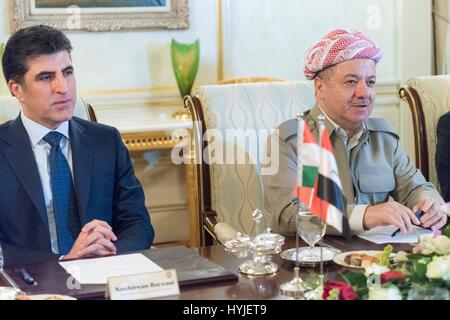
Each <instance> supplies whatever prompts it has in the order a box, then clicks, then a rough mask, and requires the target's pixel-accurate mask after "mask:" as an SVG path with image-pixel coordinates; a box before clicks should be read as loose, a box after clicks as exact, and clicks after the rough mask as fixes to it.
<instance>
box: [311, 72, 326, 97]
mask: <svg viewBox="0 0 450 320" xmlns="http://www.w3.org/2000/svg"><path fill="white" fill-rule="evenodd" d="M313 82H314V91H315V93H316V99H317V98H321V97H322V93H323V86H324V81H323V80H322V79H320V78H319V77H315V78H314V80H313Z"/></svg>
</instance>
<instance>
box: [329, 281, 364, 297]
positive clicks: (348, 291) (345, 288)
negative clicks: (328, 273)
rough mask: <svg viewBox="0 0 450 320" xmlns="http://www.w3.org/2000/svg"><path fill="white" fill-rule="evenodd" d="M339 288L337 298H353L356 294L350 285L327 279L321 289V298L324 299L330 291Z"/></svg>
mask: <svg viewBox="0 0 450 320" xmlns="http://www.w3.org/2000/svg"><path fill="white" fill-rule="evenodd" d="M333 289H339V300H355V299H356V297H357V295H356V292H355V291H354V290H353V288H352V286H351V285H349V284H348V283H347V282H344V281H339V280H335V281H328V282H327V283H326V284H325V287H324V289H323V296H322V297H323V299H324V300H326V299H327V298H328V296H329V295H330V291H331V290H333Z"/></svg>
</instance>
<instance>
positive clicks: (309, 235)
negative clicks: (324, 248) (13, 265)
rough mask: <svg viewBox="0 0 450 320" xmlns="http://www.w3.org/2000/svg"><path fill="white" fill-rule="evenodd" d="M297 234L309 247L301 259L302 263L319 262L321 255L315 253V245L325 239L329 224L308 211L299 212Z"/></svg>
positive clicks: (305, 209)
mask: <svg viewBox="0 0 450 320" xmlns="http://www.w3.org/2000/svg"><path fill="white" fill-rule="evenodd" d="M297 214H298V222H297V232H298V235H299V236H300V237H301V238H302V239H303V240H304V241H305V242H306V243H307V244H308V245H309V250H304V251H303V252H302V254H301V255H300V257H299V260H300V261H306V262H308V261H310V262H314V261H319V260H320V256H319V254H317V253H315V252H314V245H315V244H316V243H317V242H318V241H319V240H320V239H322V238H323V236H324V235H325V231H326V228H327V224H326V223H325V222H324V221H323V220H322V219H321V218H320V217H318V216H315V215H313V214H312V212H311V211H310V210H309V209H307V208H304V209H301V210H299V211H298V213H297Z"/></svg>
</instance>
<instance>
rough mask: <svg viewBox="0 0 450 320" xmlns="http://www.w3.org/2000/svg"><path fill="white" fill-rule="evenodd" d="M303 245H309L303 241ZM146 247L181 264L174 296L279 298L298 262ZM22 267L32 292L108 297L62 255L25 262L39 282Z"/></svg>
mask: <svg viewBox="0 0 450 320" xmlns="http://www.w3.org/2000/svg"><path fill="white" fill-rule="evenodd" d="M323 242H324V243H326V244H328V245H330V246H332V247H335V248H338V249H340V250H343V251H353V250H383V248H384V247H385V245H376V244H373V243H370V242H368V241H366V240H363V239H360V238H356V237H354V238H351V239H349V240H346V239H344V238H339V237H330V236H326V237H325V238H324V240H323ZM301 245H302V246H305V244H304V243H303V242H301ZM393 246H394V248H395V251H398V250H405V251H409V250H411V246H410V245H408V244H393ZM292 247H295V241H294V239H287V240H286V243H285V245H284V246H283V250H285V249H288V248H292ZM141 253H143V254H144V255H145V256H147V257H148V258H150V259H151V260H152V261H153V262H155V263H156V264H158V265H159V266H160V267H161V268H163V269H171V268H175V269H176V270H177V275H178V279H179V283H180V295H179V296H177V297H170V299H253V300H254V299H278V298H280V297H281V296H280V290H279V285H280V284H282V283H284V282H287V281H289V280H291V279H292V277H293V272H292V271H293V268H294V263H293V262H291V261H286V260H284V259H282V258H281V257H280V256H279V255H276V256H275V257H274V258H273V261H274V262H276V263H277V264H278V272H277V273H276V274H274V275H271V276H258V277H250V276H246V275H243V274H239V272H238V268H239V265H240V264H241V263H242V262H244V261H246V260H249V259H250V258H251V257H247V258H236V257H235V256H233V255H232V254H230V253H227V252H225V250H224V248H223V246H221V245H214V246H208V247H202V248H191V249H189V248H185V247H168V248H159V249H151V250H146V251H142V252H141ZM19 267H22V266H18V267H10V268H7V269H6V272H7V273H8V275H10V277H11V278H12V279H13V281H15V282H16V284H17V285H18V286H19V287H20V288H21V289H22V290H23V291H25V292H26V293H28V294H40V293H49V294H64V295H70V296H73V297H76V298H78V299H104V295H105V285H80V287H78V288H77V286H76V285H75V282H74V280H73V279H72V278H71V277H70V276H69V275H68V274H67V273H66V272H65V270H64V269H63V268H62V267H61V266H60V265H59V264H58V261H57V260H52V261H47V262H43V263H37V264H29V265H26V266H24V267H25V268H26V270H27V271H28V272H29V273H30V274H31V276H32V277H33V278H34V279H35V280H36V281H37V283H38V284H37V285H36V286H30V285H27V284H26V283H25V282H24V280H23V279H22V275H21V273H20V272H19ZM309 269H314V270H315V271H316V272H319V268H318V267H301V276H302V277H306V276H307V273H308V270H309ZM346 270H348V269H347V268H346V267H342V266H340V265H337V264H335V263H334V262H328V263H326V264H324V273H325V274H326V277H327V279H334V278H335V277H336V276H337V275H338V274H339V273H342V272H345V271H346ZM0 285H6V286H8V283H7V281H6V280H5V278H4V277H2V278H1V279H0ZM9 286H10V285H9Z"/></svg>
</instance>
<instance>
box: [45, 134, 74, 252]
mask: <svg viewBox="0 0 450 320" xmlns="http://www.w3.org/2000/svg"><path fill="white" fill-rule="evenodd" d="M62 136H63V135H62V134H61V133H59V132H56V131H50V132H49V133H48V134H47V135H46V136H45V137H44V140H45V141H46V142H47V143H48V144H49V145H50V146H51V147H52V148H51V149H50V156H49V164H50V185H51V188H52V194H53V209H54V214H55V223H56V234H57V237H58V249H59V253H60V254H67V253H69V251H70V249H72V246H73V243H74V242H75V240H76V238H77V237H78V234H79V233H80V231H81V224H80V217H79V215H78V206H77V201H76V198H75V189H74V186H73V181H72V174H71V172H70V167H69V163H68V162H67V159H66V157H65V156H64V155H63V153H62V151H61V147H60V145H59V143H60V141H61V138H62Z"/></svg>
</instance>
